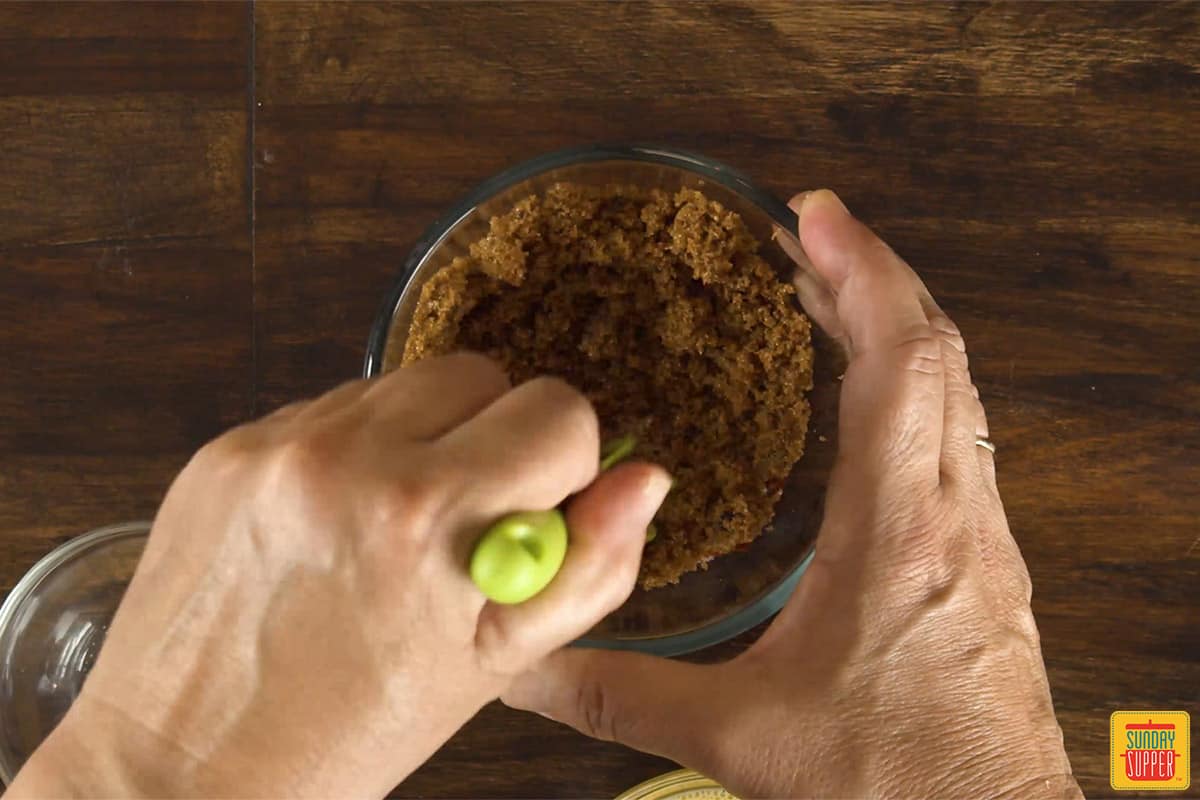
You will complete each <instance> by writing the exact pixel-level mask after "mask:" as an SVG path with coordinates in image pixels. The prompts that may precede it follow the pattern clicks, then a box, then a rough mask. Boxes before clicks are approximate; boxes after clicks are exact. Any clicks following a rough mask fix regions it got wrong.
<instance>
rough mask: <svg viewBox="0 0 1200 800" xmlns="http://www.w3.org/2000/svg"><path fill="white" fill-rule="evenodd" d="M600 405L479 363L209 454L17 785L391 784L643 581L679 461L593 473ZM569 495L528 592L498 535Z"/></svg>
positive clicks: (362, 792) (227, 792)
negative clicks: (506, 563) (502, 555)
mask: <svg viewBox="0 0 1200 800" xmlns="http://www.w3.org/2000/svg"><path fill="white" fill-rule="evenodd" d="M597 436H598V427H597V421H596V416H595V413H594V412H593V410H592V408H591V405H590V404H589V403H588V401H587V400H586V399H584V398H583V396H582V395H580V394H579V393H578V392H576V391H575V390H573V389H571V388H570V387H568V386H567V385H566V384H564V383H562V382H560V381H556V380H550V379H538V380H534V381H530V382H528V383H525V384H523V385H521V386H519V387H517V388H515V389H511V390H510V388H509V384H508V380H507V378H506V377H505V376H504V374H503V373H502V372H501V370H500V369H499V367H497V366H496V365H495V364H493V363H492V362H490V361H489V360H487V359H486V358H484V357H482V356H475V355H467V354H462V355H454V356H448V357H445V358H440V359H434V360H430V361H425V362H422V363H420V364H417V365H415V366H412V367H408V368H406V369H403V370H399V371H397V372H394V373H392V374H390V375H388V376H386V377H384V378H382V379H379V380H377V381H372V382H366V381H357V382H354V383H350V384H346V385H344V386H342V387H340V388H338V389H336V390H334V391H332V392H330V393H328V394H326V395H324V396H323V397H320V398H318V399H316V400H314V401H312V402H308V403H298V404H296V405H293V406H288V407H286V408H284V409H281V410H280V411H278V412H276V413H274V414H272V415H271V416H269V417H267V418H265V419H263V420H261V421H259V422H256V423H254V424H251V425H247V426H244V427H242V428H239V429H236V430H234V431H231V432H230V433H227V434H226V435H224V436H222V437H220V438H219V439H217V440H216V441H214V442H212V443H211V444H209V445H208V446H206V447H205V448H204V449H202V450H201V451H200V452H199V453H198V454H197V455H196V456H195V458H193V459H192V461H191V463H190V464H188V466H187V468H186V469H184V470H183V472H182V473H181V474H180V475H179V477H178V479H177V480H176V481H175V483H174V485H173V486H172V487H171V489H170V491H169V492H168V494H167V497H166V499H165V500H164V502H163V505H162V507H161V509H160V510H159V513H158V516H157V518H156V520H155V522H154V527H153V530H152V532H151V535H150V539H149V542H148V545H147V548H146V552H145V555H144V556H143V558H142V561H141V563H140V564H139V566H138V569H137V574H136V576H135V577H134V579H133V582H132V584H131V585H130V587H129V590H128V592H127V594H126V595H125V598H124V601H123V602H122V604H121V607H120V609H119V611H118V613H117V615H116V618H115V620H114V621H113V624H112V627H111V630H110V631H109V634H108V637H107V641H106V642H105V645H104V648H103V649H102V651H101V654H100V657H99V659H98V661H97V663H96V665H95V668H94V669H93V671H92V673H91V674H90V675H89V677H88V680H87V682H86V684H85V686H84V688H83V691H82V693H81V694H80V696H79V698H78V699H77V700H76V702H75V704H74V705H73V706H72V707H71V710H70V711H69V712H68V714H67V716H66V718H65V719H64V720H63V722H62V723H61V724H60V725H59V727H58V728H57V729H56V730H55V731H54V733H53V734H52V735H51V737H50V738H49V739H48V740H47V742H46V743H45V744H44V745H43V746H42V747H41V748H40V749H39V750H38V751H37V752H36V753H35V754H34V756H33V757H32V758H31V760H30V761H29V763H28V764H27V765H26V767H25V769H23V770H22V771H21V773H20V774H19V775H18V777H17V779H16V781H15V782H14V784H13V786H12V789H11V791H10V796H11V797H20V796H34V795H41V796H45V795H58V796H66V795H72V794H74V795H82V796H129V795H149V796H166V795H179V794H187V795H194V796H208V797H227V796H246V795H272V796H277V797H281V796H295V795H312V796H323V797H334V796H337V797H350V796H375V797H382V796H383V795H384V794H385V793H387V792H388V791H389V790H390V789H391V788H392V787H393V786H395V785H396V784H397V783H399V782H400V781H401V780H402V779H403V778H404V777H405V776H406V775H407V774H408V773H409V772H411V771H412V770H413V769H414V768H415V767H416V766H417V765H419V764H420V763H421V762H422V761H424V760H425V759H426V758H427V757H428V756H429V755H430V754H431V753H433V752H434V751H435V750H436V749H437V748H438V747H439V746H440V745H441V744H442V743H443V742H444V741H445V740H446V739H447V738H448V737H449V736H450V735H451V734H452V733H453V732H454V731H455V730H457V728H458V727H459V726H460V725H462V724H463V723H464V722H465V721H466V720H467V719H468V718H470V717H471V715H473V714H474V713H475V712H476V711H477V710H478V709H479V708H480V707H481V706H482V705H484V704H485V703H487V702H489V701H490V700H493V699H495V698H496V697H497V696H498V694H499V693H500V692H501V691H503V690H504V689H505V688H506V687H507V686H508V684H509V682H510V681H511V679H512V677H513V676H514V675H515V674H517V673H519V672H521V671H523V670H526V669H528V668H529V667H530V666H532V665H533V664H534V663H535V662H537V661H538V660H539V659H541V658H542V657H544V656H545V655H546V654H547V653H549V652H551V651H552V650H555V649H557V648H558V647H561V646H562V645H564V644H566V643H567V642H569V641H571V640H572V639H574V638H576V637H577V636H579V635H580V634H582V633H584V632H585V631H586V630H587V629H588V628H590V627H591V626H592V625H593V624H595V623H596V622H598V621H599V620H600V619H601V618H602V617H603V616H604V615H605V614H607V613H608V612H609V611H611V610H612V609H614V608H616V607H617V606H618V605H619V604H620V603H622V602H623V601H624V600H625V598H626V597H627V596H628V595H629V593H630V591H631V590H632V588H633V585H634V581H635V579H636V576H637V569H638V561H639V558H640V555H641V550H642V546H643V544H644V540H645V530H646V525H647V524H648V523H649V522H650V520H651V518H652V517H653V515H654V513H655V511H657V509H658V506H659V504H660V503H661V502H662V499H663V497H664V496H665V494H666V492H667V490H668V488H669V485H670V478H669V476H667V474H666V473H665V472H664V471H663V470H662V469H661V468H659V467H656V466H652V465H649V464H637V463H625V464H622V465H621V466H619V467H617V468H614V469H612V470H610V471H608V472H605V473H604V474H603V475H602V476H600V477H598V478H597V466H598V463H599V443H598V441H597ZM576 492H581V493H580V494H578V495H577V496H576V497H575V498H574V499H573V500H572V501H571V503H570V505H569V507H568V509H567V522H568V526H569V528H570V532H571V545H570V548H569V551H568V553H567V556H566V560H565V562H564V563H563V566H562V568H561V570H560V572H559V573H558V575H557V577H556V578H555V579H554V581H553V582H552V583H551V584H550V586H548V587H547V588H546V589H545V590H544V591H543V592H542V593H541V594H539V595H538V596H537V597H535V598H533V599H532V600H530V601H528V602H525V603H523V604H521V605H518V606H499V605H495V604H491V603H487V602H486V601H485V599H484V597H483V595H482V594H481V593H480V592H479V591H478V589H477V588H476V587H475V586H474V585H473V584H472V583H471V581H470V580H469V578H468V576H467V569H466V564H467V560H468V556H469V553H470V550H471V548H472V546H473V544H474V541H475V539H476V538H477V537H478V535H479V533H480V532H481V531H482V530H483V529H484V528H485V527H486V526H487V525H488V524H490V523H491V522H493V521H494V520H496V519H497V518H498V517H500V516H502V515H504V514H506V513H508V512H512V511H516V510H521V509H542V508H553V507H555V506H556V505H558V504H559V503H560V502H562V501H563V500H564V498H566V497H567V496H568V495H571V494H573V493H576Z"/></svg>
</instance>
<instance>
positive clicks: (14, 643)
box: [0, 522, 150, 784]
mask: <svg viewBox="0 0 1200 800" xmlns="http://www.w3.org/2000/svg"><path fill="white" fill-rule="evenodd" d="M149 533H150V523H149V522H128V523H124V524H121V525H110V526H108V527H105V528H97V529H96V530H94V531H91V532H89V533H85V534H83V535H82V536H77V537H75V538H74V539H71V540H70V541H68V542H67V543H65V544H63V545H60V546H59V547H57V548H55V549H54V550H52V551H51V552H50V554H49V555H47V556H45V557H44V558H42V560H41V561H39V562H37V563H36V564H34V566H33V568H32V569H31V570H29V572H27V573H25V576H24V577H23V578H21V580H20V581H19V582H18V583H17V585H16V586H15V587H14V588H13V590H12V591H11V592H10V593H9V595H8V597H7V598H5V600H4V605H3V606H0V780H3V781H4V783H5V784H10V783H12V779H13V777H14V776H15V775H16V773H17V770H19V769H20V768H21V765H22V764H24V763H25V760H26V759H27V758H29V756H30V754H32V753H33V751H34V750H35V749H36V748H37V746H38V745H40V744H41V743H42V741H43V740H44V739H45V738H46V737H47V736H49V735H50V732H51V731H52V730H53V729H54V726H55V725H57V724H58V723H59V721H60V720H61V719H62V718H63V715H64V714H66V713H67V709H68V708H70V706H71V703H73V702H75V698H76V697H77V696H78V695H79V690H80V689H81V688H82V687H83V681H84V679H85V678H86V677H87V674H88V672H89V671H90V670H91V668H92V664H94V663H95V661H96V655H97V654H98V653H99V652H100V645H101V644H103V643H104V637H105V634H107V633H108V626H109V624H110V623H111V622H112V618H113V615H114V614H116V613H117V606H118V605H120V603H121V598H122V597H124V595H125V588H126V587H127V586H128V585H129V581H130V580H132V579H133V572H134V569H135V568H136V567H137V563H138V559H140V558H141V555H142V549H143V548H144V547H145V544H146V537H147V535H148V534H149Z"/></svg>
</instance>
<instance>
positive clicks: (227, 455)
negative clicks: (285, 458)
mask: <svg viewBox="0 0 1200 800" xmlns="http://www.w3.org/2000/svg"><path fill="white" fill-rule="evenodd" d="M261 450H262V436H261V434H260V432H259V430H258V428H257V427H256V425H254V424H251V425H242V426H239V427H237V428H234V429H233V430H230V431H227V432H225V433H223V434H221V435H220V436H218V437H217V438H216V439H213V440H212V441H210V442H208V443H207V444H205V445H204V446H203V447H201V448H200V449H199V450H198V451H196V454H195V455H194V456H193V457H192V460H191V465H194V467H193V468H201V469H205V470H213V471H215V472H217V473H219V474H223V473H228V472H235V471H240V470H242V469H243V468H245V467H246V466H247V465H249V464H251V463H253V462H254V461H255V460H256V459H257V458H258V456H259V454H260V452H261Z"/></svg>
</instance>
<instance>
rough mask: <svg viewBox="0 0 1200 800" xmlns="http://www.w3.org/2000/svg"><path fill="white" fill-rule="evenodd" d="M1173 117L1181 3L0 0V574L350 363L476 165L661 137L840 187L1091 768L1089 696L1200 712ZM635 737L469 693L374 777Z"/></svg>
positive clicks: (1099, 748) (1182, 40)
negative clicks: (438, 740)
mask: <svg viewBox="0 0 1200 800" xmlns="http://www.w3.org/2000/svg"><path fill="white" fill-rule="evenodd" d="M1198 131H1200V6H1196V5H1190V4H1182V3H1170V4H1133V5H1080V4H1061V5H1035V4H1020V5H991V4H982V5H968V4H959V5H938V6H918V5H899V6H893V5H865V6H843V5H838V6H832V5H829V6H799V5H793V4H791V3H784V2H770V3H754V4H752V5H738V4H670V5H658V4H655V5H642V4H639V5H607V4H603V5H602V4H594V5H565V4H530V5H502V4H484V5H464V4H459V3H455V4H444V5H416V4H402V5H391V6H376V5H366V4H343V5H305V4H296V3H280V4H265V3H259V4H256V5H253V6H250V5H244V4H230V5H215V4H207V5H182V4H170V5H161V6H148V5H135V4H127V5H126V4H111V5H98V4H82V5H78V6H65V5H43V4H30V5H12V4H0V364H2V365H3V366H2V367H0V460H2V464H3V466H2V467H0V587H2V588H3V589H4V590H5V591H7V589H9V588H11V586H12V585H13V584H14V583H15V582H16V580H17V579H18V578H19V577H20V575H21V574H22V573H23V572H24V571H25V570H26V569H28V568H29V566H31V565H32V564H33V562H34V561H35V560H36V559H37V558H38V557H39V556H41V555H42V554H43V553H45V552H46V551H47V550H48V549H50V548H51V547H52V546H53V545H55V544H57V543H59V542H62V541H64V540H66V539H67V538H69V537H70V536H72V535H75V534H77V533H80V532H82V531H84V530H86V529H88V528H91V527H94V526H97V525H100V524H104V523H109V522H115V521H120V520H125V519H130V518H138V517H146V516H149V515H151V514H152V513H153V511H154V508H155V505H156V503H157V501H158V500H159V498H160V497H161V495H162V492H163V491H164V490H165V488H166V486H167V485H168V483H169V481H170V480H171V477H172V475H173V473H174V472H175V471H176V470H178V469H179V468H180V467H181V466H182V464H183V463H184V462H185V461H186V459H187V457H188V455H189V453H190V452H191V451H192V450H194V449H195V448H196V447H198V446H199V445H201V444H202V443H203V442H204V441H206V440H207V439H209V438H211V437H212V436H214V435H215V434H217V433H218V432H219V431H221V430H222V429H224V428H226V427H228V426H230V425H232V424H235V423H237V422H240V421H243V420H247V419H250V418H253V417H255V416H257V415H260V414H262V413H264V412H266V411H269V410H271V409H272V408H275V407H277V406H279V405H281V404H283V403H285V402H287V401H288V400H291V399H293V398H296V397H300V396H304V395H311V394H313V393H316V392H320V391H322V390H324V389H326V388H329V387H330V386H332V385H333V384H335V383H336V382H338V381H341V380H344V379H347V378H351V377H354V376H355V375H356V374H357V373H358V371H359V369H360V365H361V359H362V354H363V346H364V343H365V339H366V333H367V329H368V327H369V324H370V321H371V318H372V316H373V314H374V313H375V310H376V306H377V304H378V301H379V299H380V297H381V295H382V293H383V292H384V291H385V290H386V288H387V286H388V284H389V281H390V280H391V278H392V277H393V275H394V274H395V271H396V269H397V266H398V264H399V262H400V260H401V259H402V257H403V256H404V254H405V253H406V252H407V249H408V248H409V247H410V246H411V244H412V243H413V241H414V240H415V238H416V237H417V236H418V235H419V233H420V232H421V231H422V230H423V228H424V227H425V226H426V225H427V224H429V223H430V222H431V221H432V220H433V219H434V218H435V217H436V216H437V215H438V214H439V212H440V211H442V210H444V209H445V208H446V207H447V206H448V205H449V204H450V203H452V202H453V201H454V200H455V199H456V198H458V197H459V196H460V195H462V194H463V193H464V192H466V191H467V190H468V189H470V188H471V187H472V186H473V185H474V184H475V183H477V182H478V181H480V180H482V179H483V178H485V177H487V176H488V175H490V174H492V173H493V172H495V171H497V170H499V169H501V168H503V167H505V166H507V165H509V164H511V163H513V162H514V161H517V160H520V159H523V158H526V157H528V156H532V155H535V154H537V153H540V152H543V151H545V150H549V149H552V148H557V147H561V146H565V145H570V144H578V143H584V142H593V141H626V140H637V141H653V142H660V143H663V144H668V145H677V146H682V147H686V148H688V149H691V150H696V151H699V152H703V153H706V154H709V155H711V156H714V157H716V158H718V159H721V160H724V161H727V162H728V163H730V164H733V165H735V166H737V167H739V168H741V169H742V170H744V171H746V172H748V173H750V174H751V175H752V176H754V177H755V178H757V179H758V180H760V181H761V182H762V183H763V184H764V185H765V186H766V187H767V188H769V189H771V190H773V191H775V192H777V193H778V194H780V195H781V196H787V195H789V194H791V193H792V192H794V191H797V190H801V189H808V188H816V187H820V186H830V187H833V188H836V189H838V190H839V191H840V193H841V194H842V196H843V198H844V199H845V200H846V202H847V204H848V205H849V206H850V208H851V209H852V210H853V211H855V212H856V213H857V214H858V215H859V216H861V217H862V218H864V219H865V220H867V221H868V222H869V223H870V224H872V225H874V226H875V227H876V228H877V229H878V230H879V231H880V232H881V233H882V234H883V235H884V236H885V237H886V238H887V239H888V240H889V241H890V242H891V243H892V244H893V245H894V246H895V247H896V249H897V250H898V251H899V252H901V253H902V254H903V255H905V256H906V257H907V258H908V259H909V260H910V261H911V262H912V263H913V264H914V265H915V266H916V267H917V268H918V269H919V270H920V271H921V272H922V274H923V275H924V276H925V277H926V280H927V282H928V283H929V285H930V287H931V288H932V290H933V292H934V293H935V294H936V295H937V296H938V297H939V298H940V299H941V300H943V304H944V305H945V307H946V308H947V309H948V310H949V311H950V313H951V314H953V315H954V316H955V318H956V319H957V320H958V322H959V323H960V325H961V327H962V328H963V330H964V333H965V334H966V338H967V341H968V345H969V347H970V349H971V352H972V362H973V372H974V375H975V377H976V380H977V382H978V383H979V386H980V390H981V392H982V395H983V398H984V401H985V403H986V405H987V408H988V411H989V416H990V420H991V426H992V431H993V439H994V440H995V441H996V443H997V445H998V447H999V448H1000V451H999V469H1000V480H1001V488H1002V491H1003V493H1004V497H1005V500H1006V503H1007V507H1008V511H1009V516H1010V520H1011V524H1012V529H1013V532H1014V534H1015V535H1016V537H1017V540H1018V541H1019V543H1020V545H1021V548H1022V550H1023V552H1024V554H1025V557H1026V559H1027V560H1028V562H1029V568H1030V571H1031V573H1032V575H1033V580H1034V584H1035V587H1036V588H1035V597H1034V608H1035V611H1036V613H1037V617H1038V621H1039V624H1040V628H1041V632H1042V644H1043V649H1044V652H1045V656H1046V662H1047V666H1048V669H1049V673H1050V679H1051V684H1052V687H1053V690H1054V697H1055V705H1056V708H1057V710H1058V714H1059V718H1060V720H1061V722H1062V726H1063V730H1064V734H1065V738H1066V744H1067V748H1068V751H1069V753H1070V756H1071V760H1072V763H1073V764H1074V767H1075V770H1076V773H1077V774H1078V776H1079V778H1080V782H1081V783H1082V785H1083V787H1084V789H1085V791H1086V792H1087V793H1088V794H1089V795H1090V796H1099V795H1107V794H1109V793H1110V792H1111V790H1110V789H1109V788H1108V766H1107V757H1108V741H1107V739H1108V717H1109V714H1110V713H1111V712H1112V711H1113V710H1115V709H1118V708H1133V709H1137V708H1150V709H1158V708H1162V709H1186V710H1189V711H1190V712H1191V713H1192V715H1193V719H1196V718H1200V488H1198V487H1200V418H1198V417H1200V414H1198V409H1200V133H1198ZM749 639H750V637H743V639H742V640H741V641H740V642H735V643H730V644H727V645H725V646H723V647H721V648H718V649H717V650H716V651H714V652H710V653H707V654H705V655H704V657H706V658H719V657H723V656H727V655H728V654H730V653H732V652H736V650H737V649H738V648H739V647H741V646H744V644H745V642H746V641H749ZM1195 727H1196V725H1195V723H1193V728H1194V729H1195ZM1194 733H1195V730H1194ZM670 766H671V765H670V764H668V763H667V762H664V761H662V760H660V759H656V758H652V757H649V756H645V755H641V754H638V753H634V752H632V751H629V750H626V749H624V748H622V747H619V746H617V745H612V744H601V743H597V742H592V741H589V740H587V739H584V738H583V737H580V736H577V735H575V734H573V733H571V732H570V731H567V730H566V729H563V728H561V727H559V726H557V725H554V724H552V723H550V722H548V721H545V720H543V719H541V718H537V717H533V716H525V715H520V714H516V713H513V712H510V711H508V710H505V709H503V708H500V707H489V708H487V709H485V710H484V712H483V713H481V714H480V715H479V717H478V718H476V719H475V720H473V721H472V722H471V723H470V724H468V725H467V727H466V728H465V729H464V730H463V731H462V732H461V733H460V734H459V735H458V736H457V737H455V738H454V739H453V740H452V741H451V742H450V743H449V744H448V745H447V746H446V747H445V748H444V749H443V750H442V751H441V752H440V753H439V754H438V755H437V756H436V757H434V759H433V760H431V761H430V762H429V763H428V764H427V765H425V766H424V767H423V768H422V769H420V770H419V771H418V772H417V773H416V774H414V775H413V776H412V777H411V778H410V779H409V780H408V781H407V782H406V783H405V784H404V785H403V786H401V787H399V788H398V790H397V792H396V794H397V796H429V797H488V796H496V797H576V796H578V797H584V796H587V797H601V796H611V795H613V794H615V793H617V792H618V791H620V790H622V789H624V788H626V787H628V786H630V785H632V784H634V783H637V782H638V781H640V780H642V779H645V778H648V777H650V776H652V775H655V774H657V773H660V772H663V771H665V770H666V769H668V768H669V767H670ZM1196 767H1197V763H1196V761H1195V758H1194V757H1193V769H1195V768H1196ZM1196 783H1198V784H1200V782H1196ZM1192 793H1193V794H1200V786H1194V788H1193V789H1192Z"/></svg>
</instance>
